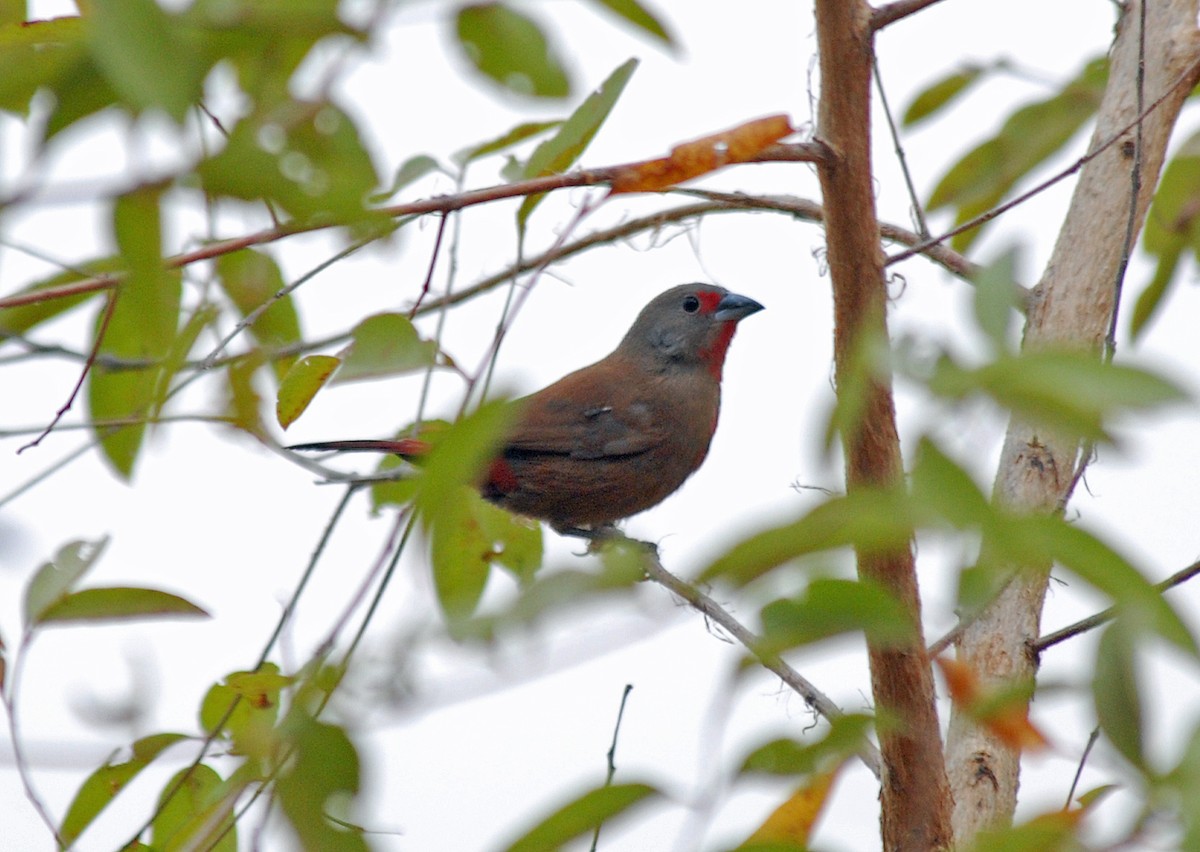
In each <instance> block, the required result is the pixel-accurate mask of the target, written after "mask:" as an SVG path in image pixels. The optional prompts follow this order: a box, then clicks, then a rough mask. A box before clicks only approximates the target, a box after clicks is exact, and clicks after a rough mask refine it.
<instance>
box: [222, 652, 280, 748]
mask: <svg viewBox="0 0 1200 852" xmlns="http://www.w3.org/2000/svg"><path fill="white" fill-rule="evenodd" d="M293 681H294V679H293V678H291V677H288V676H286V675H283V674H280V672H279V666H277V665H275V664H274V663H263V665H262V667H261V668H259V669H258V670H257V671H241V672H232V673H231V674H229V675H227V676H226V677H225V680H224V682H223V683H217V684H213V685H212V686H211V687H209V689H208V692H207V693H206V694H205V696H204V700H203V702H201V705H200V727H201V729H202V730H203V731H204V732H205V733H206V734H215V733H216V732H217V729H218V727H220V729H221V730H222V731H226V732H228V734H229V738H230V740H232V742H233V747H234V751H235V752H237V753H238V754H246V755H251V756H259V757H265V756H267V755H269V754H270V753H271V750H272V749H273V748H274V747H275V746H276V745H277V742H276V739H275V737H274V733H273V729H274V727H275V722H276V720H277V719H278V718H279V702H280V695H281V694H282V692H283V690H284V689H285V688H287V687H288V686H290V685H291V684H292V683H293Z"/></svg>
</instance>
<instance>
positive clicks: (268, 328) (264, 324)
mask: <svg viewBox="0 0 1200 852" xmlns="http://www.w3.org/2000/svg"><path fill="white" fill-rule="evenodd" d="M217 279H218V280H219V281H220V282H221V287H222V289H223V290H224V291H225V294H226V295H227V296H229V299H230V301H232V302H233V304H234V307H236V308H237V310H238V314H239V315H240V316H241V317H242V318H243V319H245V318H246V317H247V316H248V315H249V314H251V313H252V312H253V311H255V310H257V309H258V308H260V307H261V306H262V305H264V304H267V303H268V302H270V304H271V306H270V307H269V308H267V309H266V310H265V311H263V313H262V314H261V315H260V316H259V317H258V318H257V319H256V320H254V322H253V323H251V324H250V329H249V330H250V333H251V334H252V335H253V336H254V339H255V340H257V341H258V343H259V345H260V346H262V347H263V348H264V349H266V350H268V351H269V352H270V351H275V350H278V349H283V348H284V347H287V346H291V345H292V344H295V343H299V342H300V340H301V334H300V317H299V316H298V315H297V313H296V304H295V302H293V301H292V297H291V295H290V294H285V295H280V294H281V293H282V292H283V289H284V283H283V274H282V273H281V272H280V271H279V265H278V264H276V263H275V260H274V258H272V257H271V256H270V255H268V254H265V253H263V252H260V251H255V250H254V249H243V250H242V251H236V252H233V253H232V254H226V255H222V256H221V257H219V258H217ZM295 362H296V357H295V356H294V355H293V356H289V357H286V358H278V359H276V360H275V361H274V362H273V366H274V368H275V377H276V378H277V379H278V380H279V381H283V377H284V376H286V375H287V372H288V370H289V369H291V367H292V364H294V363H295Z"/></svg>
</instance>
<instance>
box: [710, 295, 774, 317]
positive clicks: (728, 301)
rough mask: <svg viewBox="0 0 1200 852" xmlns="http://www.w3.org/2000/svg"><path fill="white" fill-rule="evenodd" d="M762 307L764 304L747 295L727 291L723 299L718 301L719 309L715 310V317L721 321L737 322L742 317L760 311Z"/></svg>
mask: <svg viewBox="0 0 1200 852" xmlns="http://www.w3.org/2000/svg"><path fill="white" fill-rule="evenodd" d="M762 309H763V306H762V305H760V304H759V303H758V302H756V301H754V300H753V299H751V298H749V297H747V296H740V295H738V294H737V293H726V294H725V295H724V296H722V297H721V301H719V302H717V309H716V311H714V312H713V319H716V320H718V321H720V322H728V321H732V322H737V321H738V320H740V319H745V318H746V317H748V316H750V314H755V313H758V312H759V311H761V310H762Z"/></svg>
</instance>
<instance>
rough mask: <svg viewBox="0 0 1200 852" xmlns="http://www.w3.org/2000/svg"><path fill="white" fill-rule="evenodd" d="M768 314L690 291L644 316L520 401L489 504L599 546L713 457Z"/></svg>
mask: <svg viewBox="0 0 1200 852" xmlns="http://www.w3.org/2000/svg"><path fill="white" fill-rule="evenodd" d="M761 310H763V306H762V305H761V304H759V303H758V302H756V301H755V300H754V299H751V298H749V297H747V296H742V295H739V294H737V293H732V292H730V291H728V290H726V289H725V288H724V287H719V286H717V285H714V284H705V283H693V284H682V285H679V286H677V287H673V288H671V289H669V290H666V291H665V292H663V293H660V294H659V295H658V296H656V297H655V298H654V299H652V300H651V301H650V302H649V303H648V304H647V305H646V306H645V307H644V308H643V309H642V310H641V312H640V313H639V314H638V315H637V318H636V319H635V320H634V321H633V325H632V326H631V327H630V328H629V331H628V332H627V333H626V334H625V336H624V337H623V338H622V339H621V342H620V343H619V344H618V345H617V348H616V349H614V350H613V351H612V352H611V353H610V354H609V355H607V356H605V357H604V358H602V359H600V360H599V361H597V362H596V363H594V364H591V365H590V366H587V367H583V368H581V369H579V370H576V371H574V372H572V373H569V374H567V375H566V376H564V377H563V378H561V379H559V380H558V381H556V382H554V383H553V384H551V385H548V386H547V387H545V388H543V389H542V390H540V391H537V392H535V393H533V394H530V395H529V396H526V397H524V398H522V399H520V400H517V403H516V404H517V406H518V408H517V412H518V413H517V417H516V420H515V423H514V425H512V427H511V428H510V430H509V431H508V432H507V433H506V435H505V436H504V438H503V439H502V441H501V444H500V449H499V451H498V453H497V454H496V455H495V456H494V458H493V459H492V460H491V462H490V463H489V464H488V465H487V466H486V467H485V469H484V471H483V473H482V475H481V477H480V479H479V481H478V483H477V487H478V490H479V492H480V494H481V495H482V496H483V497H484V499H486V500H488V501H490V502H492V503H495V504H496V505H498V506H501V507H503V508H505V509H507V510H509V511H511V512H513V513H515V514H518V515H523V516H526V517H530V518H535V519H539V520H543V521H546V522H547V523H549V524H550V526H551V528H552V529H554V530H555V531H556V532H558V533H559V534H561V535H571V536H577V537H582V538H585V539H592V540H596V539H600V538H603V537H604V536H605V535H608V534H611V533H612V532H614V531H615V524H616V522H617V521H619V520H623V519H625V518H628V517H629V516H631V515H635V514H638V513H639V512H642V511H645V510H646V509H649V508H651V507H652V506H655V505H657V504H658V503H660V502H662V501H663V500H664V499H666V498H667V497H668V496H669V495H671V494H673V493H674V492H675V491H676V490H677V489H678V488H679V487H680V486H681V485H683V483H684V481H685V480H686V479H687V478H688V477H689V476H691V475H692V474H693V473H694V472H695V471H696V469H697V468H699V467H700V465H701V463H702V462H703V461H704V459H705V457H706V456H707V455H708V449H709V445H710V443H711V441H712V437H713V434H714V433H715V431H716V428H717V417H718V414H719V412H720V407H721V376H722V372H723V368H724V366H725V356H726V353H727V352H728V349H729V344H730V341H731V340H732V339H733V335H734V332H735V330H736V329H737V325H738V323H739V322H740V321H741V320H743V319H745V318H746V317H748V316H750V315H751V314H754V313H757V312H758V311H761ZM288 449H290V450H299V451H313V450H317V451H343V452H384V453H394V454H396V455H399V456H402V457H404V458H405V459H407V460H409V461H415V462H419V459H420V456H422V455H423V454H425V453H427V452H428V450H429V444H428V443H427V442H426V441H424V440H422V439H420V438H398V439H393V440H370V439H368V440H343V441H320V442H315V443H307V444H294V445H292V446H290V447H288Z"/></svg>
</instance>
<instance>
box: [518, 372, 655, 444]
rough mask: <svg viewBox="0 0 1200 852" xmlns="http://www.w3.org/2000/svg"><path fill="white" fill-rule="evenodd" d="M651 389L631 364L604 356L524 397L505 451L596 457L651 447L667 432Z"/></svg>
mask: <svg viewBox="0 0 1200 852" xmlns="http://www.w3.org/2000/svg"><path fill="white" fill-rule="evenodd" d="M652 384H653V382H650V385H652ZM635 385H636V387H637V389H636V390H635ZM652 391H653V388H652V386H651V387H648V386H647V382H646V381H645V380H644V379H643V380H641V381H638V382H633V381H631V375H630V370H629V369H628V365H626V364H623V363H622V362H621V361H618V360H616V359H614V358H613V357H612V356H610V357H608V358H605V359H604V360H603V361H600V362H598V363H596V364H593V365H592V366H590V367H585V368H583V369H582V370H578V371H576V372H574V373H570V374H569V375H567V376H564V377H563V378H562V379H559V380H558V381H557V382H555V383H554V384H552V385H550V386H549V387H547V388H545V389H544V390H540V391H538V392H537V393H535V394H533V395H531V396H529V397H526V398H525V400H523V402H522V412H521V417H520V421H519V424H518V425H517V427H516V428H515V429H514V430H513V432H512V433H511V435H510V436H509V439H508V441H507V443H506V445H505V451H506V453H517V454H521V455H524V454H547V455H563V456H569V457H571V458H578V459H597V458H605V457H610V456H630V455H638V454H640V453H644V452H647V451H649V450H652V449H654V448H655V447H658V446H660V445H661V444H662V443H663V442H664V441H665V440H667V438H668V435H667V433H666V430H665V429H664V428H663V423H664V418H663V417H661V416H659V415H660V413H659V412H656V411H655V410H654V406H653V403H652V402H651V400H653V398H654V396H653V393H652Z"/></svg>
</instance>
